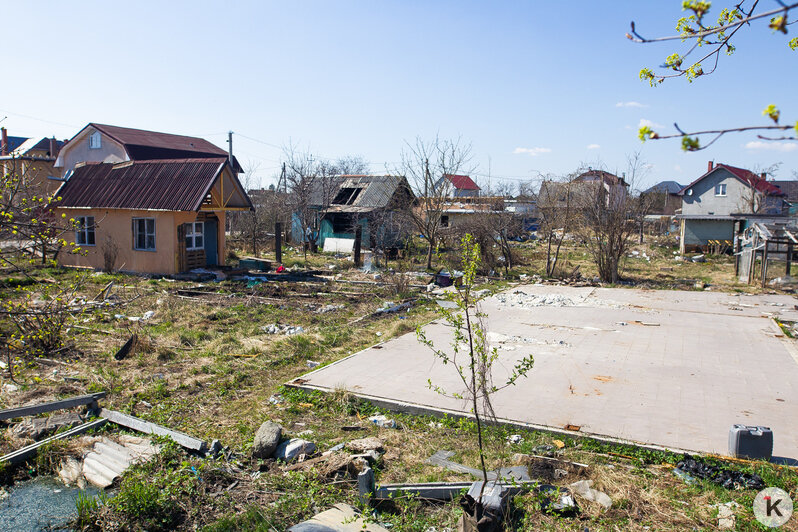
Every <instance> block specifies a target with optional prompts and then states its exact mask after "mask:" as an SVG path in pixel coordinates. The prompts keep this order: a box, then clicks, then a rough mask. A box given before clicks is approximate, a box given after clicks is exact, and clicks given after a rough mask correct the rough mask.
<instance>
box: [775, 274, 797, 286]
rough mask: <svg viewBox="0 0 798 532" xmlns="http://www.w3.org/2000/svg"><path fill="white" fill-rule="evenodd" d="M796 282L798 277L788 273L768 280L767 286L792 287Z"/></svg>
mask: <svg viewBox="0 0 798 532" xmlns="http://www.w3.org/2000/svg"><path fill="white" fill-rule="evenodd" d="M796 284H798V279H797V278H795V277H791V276H789V275H787V276H784V277H776V278H775V279H773V280H771V281H769V282H768V286H770V287H772V288H785V287H788V286H790V287H793V286H795V285H796Z"/></svg>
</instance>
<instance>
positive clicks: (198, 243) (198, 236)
mask: <svg viewBox="0 0 798 532" xmlns="http://www.w3.org/2000/svg"><path fill="white" fill-rule="evenodd" d="M203 225H205V224H203V223H202V222H194V223H190V224H186V249H188V250H192V249H202V248H203V247H204V245H205V243H204V241H203V232H202V231H203Z"/></svg>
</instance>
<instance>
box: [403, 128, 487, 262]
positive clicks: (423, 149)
mask: <svg viewBox="0 0 798 532" xmlns="http://www.w3.org/2000/svg"><path fill="white" fill-rule="evenodd" d="M401 159H402V160H401V164H400V168H399V169H398V170H397V172H396V173H397V174H399V175H404V176H406V177H407V179H408V181H409V182H410V185H411V186H412V187H414V188H415V193H416V197H417V202H416V206H415V208H414V209H412V211H411V218H412V221H413V224H414V225H415V227H416V229H417V230H418V232H419V233H420V234H421V235H422V236H423V237H424V238H425V239H426V240H427V268H432V256H433V254H434V252H435V247H436V246H437V244H438V237H439V233H440V229H441V218H442V216H443V215H444V212H445V209H446V205H447V203H448V202H449V193H450V191H451V190H452V184H451V182H450V181H449V180H448V179H446V178H445V176H447V175H451V174H461V173H471V172H472V171H473V168H472V167H471V166H470V161H471V145H470V144H464V143H463V142H462V140H461V139H456V140H444V139H441V138H439V137H437V136H436V137H435V139H433V140H431V141H425V140H423V139H421V138H420V137H417V138H416V140H415V142H414V143H413V144H411V143H409V142H405V148H404V149H403V150H402V155H401Z"/></svg>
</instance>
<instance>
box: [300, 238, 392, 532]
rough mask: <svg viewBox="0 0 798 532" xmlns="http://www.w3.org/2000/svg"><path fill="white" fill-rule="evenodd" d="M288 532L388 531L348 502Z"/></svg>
mask: <svg viewBox="0 0 798 532" xmlns="http://www.w3.org/2000/svg"><path fill="white" fill-rule="evenodd" d="M328 240H329V239H328ZM288 532H388V529H387V528H384V527H381V526H380V525H378V524H376V523H369V522H366V521H364V520H363V518H362V517H361V516H360V513H358V511H357V510H355V509H354V508H353V507H352V506H349V505H348V504H336V505H335V506H334V507H332V508H331V509H329V510H326V511H324V512H321V513H320V514H316V515H315V516H313V518H312V519H310V520H308V521H302V522H301V523H299V524H296V525H294V526H292V527H291V528H289V529H288Z"/></svg>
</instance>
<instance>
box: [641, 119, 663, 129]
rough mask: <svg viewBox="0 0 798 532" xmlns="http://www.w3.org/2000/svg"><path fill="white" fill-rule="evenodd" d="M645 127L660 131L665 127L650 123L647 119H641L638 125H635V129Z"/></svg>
mask: <svg viewBox="0 0 798 532" xmlns="http://www.w3.org/2000/svg"><path fill="white" fill-rule="evenodd" d="M645 126H648V127H650V128H651V129H662V128H663V127H665V126H663V125H662V124H657V123H656V122H652V121H651V120H649V119H648V118H641V119H640V123H639V124H637V127H638V128H641V127H645Z"/></svg>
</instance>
